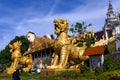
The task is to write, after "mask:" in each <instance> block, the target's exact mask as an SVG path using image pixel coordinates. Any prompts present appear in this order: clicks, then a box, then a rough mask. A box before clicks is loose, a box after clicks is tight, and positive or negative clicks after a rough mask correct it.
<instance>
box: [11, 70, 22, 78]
mask: <svg viewBox="0 0 120 80" xmlns="http://www.w3.org/2000/svg"><path fill="white" fill-rule="evenodd" d="M12 80H20V72H19V69H17V70H16V71H15V72H14V73H13V75H12Z"/></svg>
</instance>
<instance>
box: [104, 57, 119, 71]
mask: <svg viewBox="0 0 120 80" xmlns="http://www.w3.org/2000/svg"><path fill="white" fill-rule="evenodd" d="M114 70H120V63H119V62H118V61H114V60H112V59H109V58H107V59H105V62H104V71H114Z"/></svg>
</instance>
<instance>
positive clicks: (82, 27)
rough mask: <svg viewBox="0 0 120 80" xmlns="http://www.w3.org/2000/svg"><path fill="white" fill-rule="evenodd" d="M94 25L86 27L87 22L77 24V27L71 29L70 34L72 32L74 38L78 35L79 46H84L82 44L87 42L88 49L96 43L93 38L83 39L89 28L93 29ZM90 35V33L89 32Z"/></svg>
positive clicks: (73, 26)
mask: <svg viewBox="0 0 120 80" xmlns="http://www.w3.org/2000/svg"><path fill="white" fill-rule="evenodd" d="M91 26H92V24H88V25H86V23H85V22H82V23H80V22H76V24H75V25H72V27H71V28H70V29H69V31H70V32H72V34H73V36H74V35H77V44H78V46H80V47H81V46H83V45H82V43H83V42H86V46H87V47H90V45H91V44H93V43H94V41H93V40H94V39H93V38H87V39H84V38H83V35H84V33H85V32H87V27H91ZM88 33H90V32H88Z"/></svg>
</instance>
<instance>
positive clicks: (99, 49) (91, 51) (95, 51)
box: [83, 46, 105, 56]
mask: <svg viewBox="0 0 120 80" xmlns="http://www.w3.org/2000/svg"><path fill="white" fill-rule="evenodd" d="M104 52H105V46H96V47H91V48H86V50H85V52H84V54H83V56H91V55H100V54H104Z"/></svg>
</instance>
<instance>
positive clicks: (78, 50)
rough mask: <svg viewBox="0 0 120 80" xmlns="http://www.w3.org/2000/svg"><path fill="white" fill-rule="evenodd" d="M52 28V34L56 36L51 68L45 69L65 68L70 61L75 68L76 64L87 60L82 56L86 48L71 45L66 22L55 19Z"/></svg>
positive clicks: (61, 19) (86, 57)
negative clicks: (53, 27)
mask: <svg viewBox="0 0 120 80" xmlns="http://www.w3.org/2000/svg"><path fill="white" fill-rule="evenodd" d="M54 26H55V30H54V32H55V34H56V35H57V38H56V39H55V42H54V48H55V49H54V50H55V51H54V53H53V59H52V62H51V66H48V67H47V68H51V69H52V68H53V69H54V68H65V66H66V65H67V63H69V62H70V61H74V62H75V64H76V66H77V65H78V64H83V63H84V61H85V60H87V59H88V58H89V57H88V56H82V55H83V53H84V51H85V49H86V46H83V47H76V45H75V44H73V41H72V40H71V39H70V38H69V37H68V34H67V32H68V29H69V28H68V22H67V20H64V19H63V18H60V19H58V20H56V19H55V20H54Z"/></svg>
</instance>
